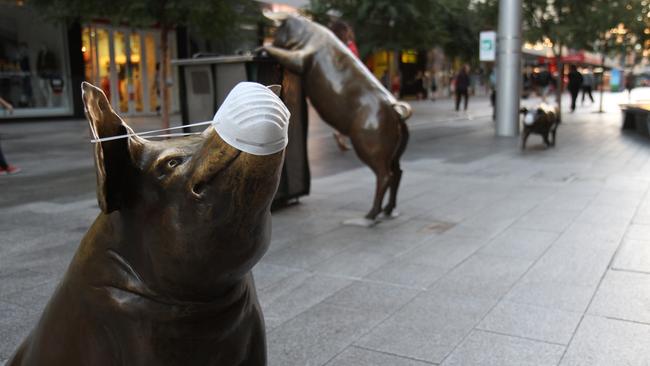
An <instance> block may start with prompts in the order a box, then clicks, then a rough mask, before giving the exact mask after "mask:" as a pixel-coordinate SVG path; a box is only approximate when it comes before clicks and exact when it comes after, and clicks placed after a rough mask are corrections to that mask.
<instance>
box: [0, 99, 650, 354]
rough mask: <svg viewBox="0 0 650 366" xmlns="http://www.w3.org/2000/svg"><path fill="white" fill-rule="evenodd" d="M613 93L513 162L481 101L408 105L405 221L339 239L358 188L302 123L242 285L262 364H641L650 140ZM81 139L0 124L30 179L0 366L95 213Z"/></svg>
mask: <svg viewBox="0 0 650 366" xmlns="http://www.w3.org/2000/svg"><path fill="white" fill-rule="evenodd" d="M635 93H636V96H635V98H647V99H650V90H641V89H639V90H635ZM608 98H609V103H608V105H607V110H608V111H609V113H606V114H595V113H592V109H593V108H592V107H591V106H587V107H583V108H581V109H579V110H578V112H577V113H575V114H569V113H565V122H564V123H563V124H562V125H561V126H560V129H559V131H558V143H557V147H556V148H553V149H545V148H544V147H543V146H542V145H541V138H539V137H538V136H531V138H530V139H529V149H528V150H527V151H524V152H522V151H521V150H520V149H519V147H518V140H517V139H511V138H495V137H494V132H493V127H492V122H491V121H490V120H489V118H488V116H490V115H491V110H490V109H489V107H488V103H487V101H486V100H484V99H482V100H474V101H470V111H469V114H463V113H460V114H458V113H456V112H453V111H451V110H450V109H451V104H450V102H449V101H444V100H443V101H436V102H435V103H432V102H415V103H413V106H414V109H415V115H414V117H413V118H412V119H411V120H410V122H409V123H410V125H411V135H412V140H411V144H410V146H409V149H408V151H407V154H406V157H405V159H404V160H405V161H404V164H403V169H404V171H405V173H404V179H403V185H402V188H401V191H400V197H399V198H400V199H399V204H398V209H399V210H400V212H401V213H402V214H401V216H399V217H398V218H397V219H395V220H392V221H388V222H383V223H381V224H380V225H378V226H377V227H375V228H372V229H364V228H355V227H344V226H342V225H341V222H342V221H343V220H345V219H348V218H352V217H358V216H362V215H363V214H364V213H365V211H366V210H368V209H369V205H370V202H371V197H372V194H373V189H374V180H373V176H372V174H371V173H370V171H369V170H368V169H367V168H365V167H363V166H362V165H361V164H359V163H358V162H357V161H356V158H355V157H354V155H353V153H351V152H348V153H340V152H338V151H337V150H336V147H335V145H334V141H333V139H332V138H331V134H330V131H329V129H328V128H327V127H325V126H324V125H322V124H320V123H318V122H317V121H313V123H312V129H311V131H310V158H311V160H312V169H313V173H314V177H315V178H314V179H313V181H312V193H311V195H310V196H308V197H305V198H303V199H301V201H300V204H299V205H295V206H292V207H289V208H286V209H282V210H280V211H277V212H276V213H274V218H273V219H274V221H273V242H272V244H271V247H270V249H269V252H268V253H267V254H266V256H265V257H264V258H263V260H262V261H261V263H260V264H259V265H258V266H257V267H256V268H255V271H254V274H255V279H256V283H257V289H258V292H259V297H260V301H261V304H262V308H263V311H264V315H265V318H266V324H267V330H268V351H269V365H273V366H291V365H299V366H302V365H327V366H363V365H372V366H382V365H385V366H403V365H413V366H424V365H432V364H433V365H437V364H441V365H445V366H449V365H462V366H469V365H481V366H485V365H495V366H496V365H498V366H504V365H513V366H522V365H562V366H569V365H585V366H587V365H588V366H598V365H602V366H612V365H649V364H650V352H648V345H650V196H649V195H648V189H649V188H650V141H648V140H646V139H643V138H641V137H639V136H636V135H635V134H633V133H627V132H622V131H621V129H620V125H621V116H620V112H619V110H618V108H617V107H616V102H619V101H624V100H625V97H624V96H623V95H622V94H612V95H608ZM525 104H526V103H525ZM527 104H534V103H533V102H532V101H531V102H528V103H527ZM565 105H566V103H565ZM468 117H469V118H468ZM84 128H85V126H84V123H83V122H79V121H72V122H59V123H49V124H46V123H30V124H26V125H23V126H20V125H18V124H10V125H0V132H2V133H3V135H2V138H3V141H2V143H3V147H6V150H7V154H8V155H9V157H13V158H14V160H15V161H16V163H17V164H19V165H21V166H22V167H23V168H25V173H24V174H22V175H20V176H19V175H17V176H12V177H0V190H2V192H3V194H2V196H0V232H2V236H1V237H0V364H2V361H3V360H5V359H6V358H8V357H9V355H10V353H11V352H12V351H13V349H15V347H16V346H17V343H18V342H19V341H20V340H21V339H22V338H23V337H24V336H25V335H26V334H27V333H28V332H29V330H30V329H31V327H32V326H33V324H34V322H35V321H36V320H37V318H38V316H39V314H40V312H41V310H42V309H43V306H44V304H45V303H46V301H47V300H48V298H49V296H50V295H51V293H52V291H53V289H54V288H55V286H56V284H57V283H58V280H59V279H60V278H61V276H62V275H63V273H64V270H65V268H66V266H67V264H68V262H69V260H70V258H71V256H72V253H73V252H74V250H75V249H76V247H77V245H78V242H79V239H80V238H81V237H82V235H83V234H84V232H85V231H86V230H87V228H88V226H89V224H90V223H91V222H92V220H93V219H94V217H95V216H96V214H97V213H98V209H97V206H96V201H95V199H94V171H93V170H92V161H91V159H90V156H91V155H90V146H89V145H88V144H87V143H86V142H85V141H86V140H85V139H86V136H87V132H86V130H85V129H84ZM31 133H34V134H35V135H30V134H31ZM52 138H54V140H52Z"/></svg>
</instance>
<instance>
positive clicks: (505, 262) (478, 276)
mask: <svg viewBox="0 0 650 366" xmlns="http://www.w3.org/2000/svg"><path fill="white" fill-rule="evenodd" d="M532 263H533V261H532V260H527V259H516V258H505V257H496V256H489V255H481V254H474V255H472V256H471V257H469V258H468V259H467V260H466V261H465V262H463V263H462V264H460V265H459V266H458V267H456V268H454V269H453V270H452V271H451V272H449V273H447V274H446V275H445V276H444V277H443V278H441V279H440V280H439V281H437V282H436V283H435V284H434V285H433V287H432V290H433V291H440V292H444V293H448V294H455V295H456V296H468V297H473V298H485V299H495V300H498V299H499V298H501V297H502V296H503V295H505V294H506V293H507V292H508V290H509V289H510V288H511V287H512V285H514V284H515V282H516V281H517V280H519V279H520V278H521V276H522V275H523V274H524V273H525V272H526V270H528V268H529V267H530V265H531V264H532Z"/></svg>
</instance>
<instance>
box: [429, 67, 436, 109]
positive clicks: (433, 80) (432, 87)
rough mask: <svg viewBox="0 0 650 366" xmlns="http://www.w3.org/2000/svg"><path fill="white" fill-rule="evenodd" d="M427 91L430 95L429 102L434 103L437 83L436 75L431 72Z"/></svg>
mask: <svg viewBox="0 0 650 366" xmlns="http://www.w3.org/2000/svg"><path fill="white" fill-rule="evenodd" d="M429 90H430V91H431V93H430V94H429V96H430V98H431V101H432V102H435V101H436V92H437V91H438V83H437V82H436V73H435V71H434V72H431V84H430V85H429Z"/></svg>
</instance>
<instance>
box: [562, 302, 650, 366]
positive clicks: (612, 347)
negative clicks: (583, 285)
mask: <svg viewBox="0 0 650 366" xmlns="http://www.w3.org/2000/svg"><path fill="white" fill-rule="evenodd" d="M648 344H650V325H647V324H640V323H632V322H626V321H621V320H615V319H606V318H601V317H595V316H589V315H587V316H585V318H584V319H583V321H582V322H581V323H580V326H579V327H578V331H577V332H576V335H575V337H574V339H573V341H572V342H571V344H570V345H569V348H568V350H567V353H566V355H565V357H564V359H563V360H562V362H561V363H560V365H561V366H613V365H630V366H632V365H634V366H637V365H639V366H641V365H650V352H648Z"/></svg>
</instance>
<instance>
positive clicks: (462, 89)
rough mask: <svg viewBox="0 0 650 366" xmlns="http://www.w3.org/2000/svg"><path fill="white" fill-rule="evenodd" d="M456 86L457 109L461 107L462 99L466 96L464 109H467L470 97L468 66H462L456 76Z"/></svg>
mask: <svg viewBox="0 0 650 366" xmlns="http://www.w3.org/2000/svg"><path fill="white" fill-rule="evenodd" d="M455 80H456V82H455V87H456V111H458V110H459V108H460V99H461V98H465V104H464V108H463V110H465V111H466V110H467V103H468V99H469V92H468V90H469V75H468V74H467V66H463V67H461V69H460V71H459V72H458V74H457V75H456V78H455Z"/></svg>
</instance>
